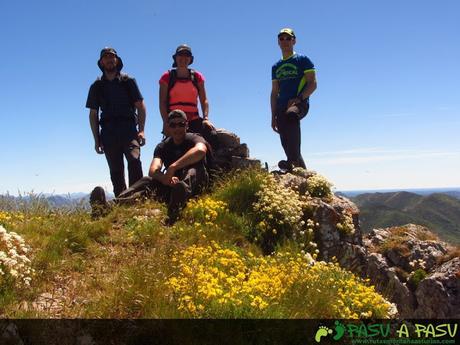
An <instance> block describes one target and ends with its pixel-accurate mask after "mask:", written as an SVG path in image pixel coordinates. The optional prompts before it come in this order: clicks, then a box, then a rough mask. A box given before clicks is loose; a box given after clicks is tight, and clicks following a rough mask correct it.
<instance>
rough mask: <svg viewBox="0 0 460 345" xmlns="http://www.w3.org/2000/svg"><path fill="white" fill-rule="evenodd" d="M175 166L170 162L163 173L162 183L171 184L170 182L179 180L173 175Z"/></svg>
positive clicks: (173, 182) (174, 182)
mask: <svg viewBox="0 0 460 345" xmlns="http://www.w3.org/2000/svg"><path fill="white" fill-rule="evenodd" d="M176 170H177V169H176V167H175V166H174V165H173V164H171V165H170V166H169V168H168V170H166V172H165V174H164V176H165V177H164V182H162V183H163V184H164V185H172V184H176V183H177V182H179V179H178V178H177V177H175V176H174V174H175V173H176Z"/></svg>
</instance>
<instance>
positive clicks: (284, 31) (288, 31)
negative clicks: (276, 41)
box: [278, 28, 295, 38]
mask: <svg viewBox="0 0 460 345" xmlns="http://www.w3.org/2000/svg"><path fill="white" fill-rule="evenodd" d="M282 34H286V35H289V36H291V37H294V38H295V33H294V30H292V29H290V28H283V29H281V30H280V32H279V33H278V37H280V36H281V35H282Z"/></svg>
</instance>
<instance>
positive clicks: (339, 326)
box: [332, 321, 345, 340]
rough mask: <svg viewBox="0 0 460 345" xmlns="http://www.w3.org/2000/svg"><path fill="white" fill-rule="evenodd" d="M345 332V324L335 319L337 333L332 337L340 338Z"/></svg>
mask: <svg viewBox="0 0 460 345" xmlns="http://www.w3.org/2000/svg"><path fill="white" fill-rule="evenodd" d="M344 334H345V326H344V325H343V324H342V323H341V322H340V321H335V335H334V337H333V338H332V339H334V340H340V339H341V338H342V337H343V335H344Z"/></svg>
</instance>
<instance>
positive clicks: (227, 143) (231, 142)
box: [216, 128, 240, 149]
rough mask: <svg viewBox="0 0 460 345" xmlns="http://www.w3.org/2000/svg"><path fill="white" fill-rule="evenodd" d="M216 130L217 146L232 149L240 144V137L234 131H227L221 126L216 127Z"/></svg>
mask: <svg viewBox="0 0 460 345" xmlns="http://www.w3.org/2000/svg"><path fill="white" fill-rule="evenodd" d="M216 132H217V141H218V143H219V147H226V148H232V149H233V148H236V147H238V146H239V145H240V138H239V137H238V136H237V135H236V134H235V133H232V132H229V131H227V130H226V129H222V128H219V129H217V130H216Z"/></svg>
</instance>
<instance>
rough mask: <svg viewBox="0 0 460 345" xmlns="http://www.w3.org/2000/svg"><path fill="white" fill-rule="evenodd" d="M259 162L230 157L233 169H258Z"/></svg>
mask: <svg viewBox="0 0 460 345" xmlns="http://www.w3.org/2000/svg"><path fill="white" fill-rule="evenodd" d="M260 164H261V163H260V160H258V159H252V158H242V157H237V156H232V160H231V165H232V168H233V169H247V168H260Z"/></svg>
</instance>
